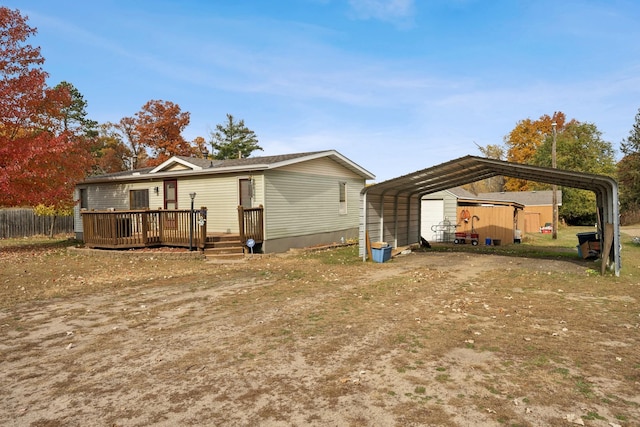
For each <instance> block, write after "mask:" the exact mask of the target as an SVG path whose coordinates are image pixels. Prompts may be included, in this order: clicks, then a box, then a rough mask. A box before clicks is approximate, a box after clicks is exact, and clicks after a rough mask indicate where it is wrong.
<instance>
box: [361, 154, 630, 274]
mask: <svg viewBox="0 0 640 427" xmlns="http://www.w3.org/2000/svg"><path fill="white" fill-rule="evenodd" d="M494 176H508V177H512V178H519V179H524V180H530V181H536V182H543V183H546V184H557V185H561V186H565V187H572V188H580V189H583V190H590V191H593V192H594V193H595V195H596V204H597V207H598V212H599V218H601V219H602V222H603V225H604V226H605V227H604V232H605V233H604V234H605V237H604V242H605V246H608V245H607V239H610V240H609V243H610V244H611V245H610V246H608V247H609V248H610V249H606V250H609V253H608V254H604V253H603V258H604V257H607V258H608V260H609V261H610V262H611V263H612V264H613V268H614V270H615V274H616V276H618V275H620V266H621V258H620V222H619V218H618V216H619V213H618V183H617V182H616V181H615V180H614V179H613V178H611V177H608V176H605V175H595V174H590V173H585V172H575V171H568V170H563V169H555V168H546V167H540V166H532V165H525V164H520V163H510V162H505V161H502V160H495V159H488V158H484V157H476V156H465V157H460V158H458V159H455V160H451V161H449V162H446V163H442V164H440V165H437V166H433V167H430V168H427V169H422V170H419V171H416V172H413V173H410V174H407V175H403V176H400V177H397V178H393V179H389V180H387V181H383V182H380V183H378V184H373V185H370V186H367V187H365V188H364V189H363V190H362V194H363V196H364V197H363V210H364V211H365V215H364V216H363V218H364V219H363V220H361V223H360V239H361V240H362V241H364V239H365V237H364V236H365V230H367V224H368V223H369V222H370V223H380V224H382V222H383V221H384V220H385V218H384V213H385V212H386V211H385V210H384V209H380V210H376V209H375V208H373V209H367V208H368V207H369V206H374V205H378V206H384V202H385V200H389V199H395V201H396V203H403V204H405V205H409V204H410V203H412V200H415V197H416V196H418V200H419V197H422V196H423V195H426V194H430V193H435V192H437V191H441V190H447V189H451V188H454V187H458V186H460V185H464V184H469V183H472V182H475V181H480V180H483V179H486V178H491V177H494ZM402 208H403V209H399V208H397V209H396V211H394V212H393V213H392V215H391V218H389V221H390V222H392V223H393V221H399V220H400V218H399V216H398V215H397V212H398V211H404V206H402ZM369 212H372V213H371V215H372V217H371V218H369V215H370V213H369ZM376 215H377V216H378V217H379V218H373V217H374V216H376ZM379 219H380V221H379ZM609 227H610V229H611V232H609V233H610V234H609V235H607V230H608V229H609ZM398 229H399V227H395V230H396V233H397V230H398ZM407 230H409V227H408V226H407ZM378 232H380V233H381V234H382V233H383V228H382V226H380V230H378ZM380 238H381V239H382V237H380ZM394 238H396V239H397V238H398V234H396V235H394ZM403 239H405V240H407V241H408V239H409V238H408V237H405V236H403ZM607 265H608V263H605V262H603V263H602V264H601V269H602V272H603V273H604V270H605V268H606V267H607Z"/></svg>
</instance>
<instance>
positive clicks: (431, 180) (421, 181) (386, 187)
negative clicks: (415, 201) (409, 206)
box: [362, 156, 617, 195]
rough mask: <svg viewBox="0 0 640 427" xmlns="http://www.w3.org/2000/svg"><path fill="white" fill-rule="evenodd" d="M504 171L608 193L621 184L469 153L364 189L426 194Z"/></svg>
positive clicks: (375, 193) (510, 175)
mask: <svg viewBox="0 0 640 427" xmlns="http://www.w3.org/2000/svg"><path fill="white" fill-rule="evenodd" d="M500 175H502V176H508V177H512V178H519V179H525V180H530V181H536V182H544V183H547V184H558V185H561V186H566V187H573V188H581V189H583V190H591V191H595V192H596V193H599V194H606V193H607V192H608V190H609V189H610V188H612V186H613V187H616V188H617V184H616V182H615V181H614V180H613V179H612V178H610V177H607V176H603V175H594V174H589V173H584V172H574V171H567V170H563V169H553V168H545V167H540V166H531V165H524V164H520V163H511V162H505V161H502V160H494V159H487V158H484V157H476V156H465V157H460V158H458V159H455V160H451V161H449V162H446V163H442V164H440V165H437V166H433V167H430V168H427V169H422V170H419V171H417V172H413V173H410V174H407V175H403V176H400V177H397V178H392V179H389V180H387V181H383V182H380V183H378V184H372V185H370V186H368V187H365V189H364V190H363V191H362V192H363V193H366V194H369V195H398V194H412V195H414V194H419V195H424V194H429V193H435V192H436V191H441V190H447V189H450V188H453V187H457V186H459V185H464V184H468V183H471V182H475V181H480V180H483V179H486V178H491V177H494V176H500Z"/></svg>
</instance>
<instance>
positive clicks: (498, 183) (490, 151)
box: [463, 144, 505, 194]
mask: <svg viewBox="0 0 640 427" xmlns="http://www.w3.org/2000/svg"><path fill="white" fill-rule="evenodd" d="M476 147H478V150H480V152H481V153H482V155H483V156H484V157H486V158H488V159H496V160H504V148H503V147H502V146H501V145H497V144H488V145H486V146H484V147H483V146H481V145H478V144H476ZM504 179H505V178H504V177H503V176H494V177H491V178H487V179H483V180H480V181H476V182H472V183H470V184H466V185H463V188H464V189H465V190H467V191H470V192H472V193H474V194H478V193H494V192H500V191H504Z"/></svg>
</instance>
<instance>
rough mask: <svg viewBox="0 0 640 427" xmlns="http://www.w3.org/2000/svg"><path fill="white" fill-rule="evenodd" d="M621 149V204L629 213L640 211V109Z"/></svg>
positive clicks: (619, 175)
mask: <svg viewBox="0 0 640 427" xmlns="http://www.w3.org/2000/svg"><path fill="white" fill-rule="evenodd" d="M620 151H622V154H624V156H623V157H622V160H620V162H618V165H617V176H618V182H619V183H620V205H621V209H622V211H624V213H625V214H628V213H629V212H632V211H640V109H638V113H637V114H636V117H635V123H634V124H633V127H632V128H631V131H630V132H629V136H628V137H627V138H625V139H624V140H622V143H621V144H620Z"/></svg>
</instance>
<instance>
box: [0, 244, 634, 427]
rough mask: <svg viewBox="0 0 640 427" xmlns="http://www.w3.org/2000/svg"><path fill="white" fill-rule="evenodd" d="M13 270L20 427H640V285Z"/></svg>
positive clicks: (340, 261) (134, 265)
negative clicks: (310, 426)
mask: <svg viewBox="0 0 640 427" xmlns="http://www.w3.org/2000/svg"><path fill="white" fill-rule="evenodd" d="M0 260H1V261H2V263H3V269H2V272H0V285H1V286H2V287H3V289H2V292H3V297H4V299H3V301H4V303H3V304H2V308H1V310H0V336H1V337H2V340H1V342H0V366H1V371H0V382H1V384H2V388H1V390H0V425H3V426H148V425H158V426H177V425H180V426H183V425H225V426H227V425H232V426H233V425H238V426H249V425H251V426H253V425H256V426H257V425H260V426H307V425H317V426H326V425H332V426H412V425H415V426H417V425H425V426H429V425H433V426H503V425H509V426H516V425H517V426H541V425H556V426H557V425H560V426H562V425H592V426H615V425H624V426H631V425H638V424H639V423H640V397H639V393H638V392H639V390H640V382H639V381H640V357H639V356H638V354H639V353H638V328H639V326H638V325H639V321H640V317H639V311H638V298H640V295H639V294H640V283H635V282H633V281H632V282H625V281H619V280H617V279H615V278H602V277H600V276H598V275H594V274H593V271H594V270H592V266H591V265H590V264H588V263H585V262H582V261H579V260H576V261H575V262H573V261H566V260H538V259H528V258H511V257H506V256H500V255H479V254H465V253H435V252H430V253H429V252H427V253H412V254H410V255H407V256H402V257H398V258H396V259H394V260H393V261H392V262H389V263H385V264H372V263H366V264H364V263H362V262H359V261H358V260H357V259H356V260H355V261H354V256H353V251H352V249H351V248H341V249H334V250H328V251H320V252H313V253H299V254H289V255H286V256H278V257H254V258H251V259H248V260H247V261H246V262H242V263H238V264H216V263H209V262H203V261H201V260H193V259H165V258H163V257H162V256H160V255H157V254H147V255H144V256H128V255H127V254H122V255H118V256H113V257H107V258H105V257H100V256H94V255H91V254H88V253H83V252H82V251H62V250H61V251H51V252H50V253H47V254H41V253H37V252H33V253H29V252H28V251H25V252H21V253H16V254H3V255H2V256H0ZM634 273H636V277H640V274H638V273H640V269H636V270H635V271H634Z"/></svg>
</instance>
